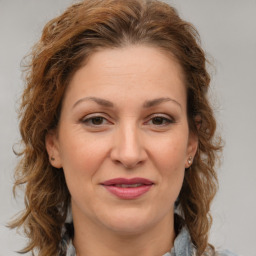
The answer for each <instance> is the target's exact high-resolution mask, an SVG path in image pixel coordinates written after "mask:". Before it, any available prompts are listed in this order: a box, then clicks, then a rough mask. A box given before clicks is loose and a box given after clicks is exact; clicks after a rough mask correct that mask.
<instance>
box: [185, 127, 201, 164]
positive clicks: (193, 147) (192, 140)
mask: <svg viewBox="0 0 256 256" xmlns="http://www.w3.org/2000/svg"><path fill="white" fill-rule="evenodd" d="M197 148H198V137H197V135H196V134H195V133H193V132H190V134H189V139H188V147H187V159H186V163H185V168H189V167H190V166H191V165H192V163H193V159H194V157H195V154H196V151H197Z"/></svg>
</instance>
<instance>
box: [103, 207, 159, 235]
mask: <svg viewBox="0 0 256 256" xmlns="http://www.w3.org/2000/svg"><path fill="white" fill-rule="evenodd" d="M101 221H102V223H103V225H104V226H105V227H106V228H108V229H109V230H112V231H113V232H115V233H118V234H119V235H125V236H126V235H139V234H141V233H143V232H145V231H146V230H148V229H150V228H151V227H152V226H154V224H155V223H156V222H157V220H156V219H155V218H154V217H153V216H152V214H150V215H149V214H145V213H144V214H143V213H141V212H138V211H136V213H135V212H134V213H132V212H131V211H127V212H126V213H122V212H119V213H117V214H113V212H112V214H111V215H110V216H108V215H107V216H106V215H105V218H104V219H102V220H101Z"/></svg>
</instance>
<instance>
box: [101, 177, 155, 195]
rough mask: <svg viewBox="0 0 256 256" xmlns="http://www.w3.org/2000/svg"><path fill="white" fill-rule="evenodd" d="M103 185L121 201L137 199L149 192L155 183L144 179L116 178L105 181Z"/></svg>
mask: <svg viewBox="0 0 256 256" xmlns="http://www.w3.org/2000/svg"><path fill="white" fill-rule="evenodd" d="M101 185H102V186H103V187H104V188H105V189H106V190H107V191H108V192H110V193H111V194H113V195H115V196H117V197H118V198H120V199H136V198H138V197H140V196H142V195H143V194H145V193H146V192H148V191H149V190H150V189H151V187H152V186H153V185H154V183H153V182H152V181H151V180H148V179H144V178H139V177H136V178H132V179H125V178H116V179H111V180H107V181H104V182H103V183H101Z"/></svg>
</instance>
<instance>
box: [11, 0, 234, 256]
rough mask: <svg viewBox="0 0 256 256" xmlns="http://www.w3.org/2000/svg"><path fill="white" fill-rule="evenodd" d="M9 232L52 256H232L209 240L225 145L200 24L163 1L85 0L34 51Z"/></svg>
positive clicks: (32, 248) (23, 108) (23, 107)
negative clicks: (20, 205)
mask: <svg viewBox="0 0 256 256" xmlns="http://www.w3.org/2000/svg"><path fill="white" fill-rule="evenodd" d="M31 56H32V58H31V64H30V65H29V67H28V74H27V80H26V81H27V84H26V88H25V91H24V93H23V98H22V104H21V112H20V118H21V122H20V132H21V136H22V141H23V145H24V150H23V151H22V152H21V153H20V156H22V160H21V162H20V164H19V166H18V167H17V170H16V184H15V187H16V186H18V185H21V184H25V186H26V198H25V203H26V209H25V210H24V212H23V213H22V215H21V216H20V217H19V218H17V219H16V221H15V222H14V223H13V224H12V227H21V226H23V227H24V229H25V233H26V235H27V237H28V238H29V244H28V246H27V247H26V248H25V249H24V250H23V251H24V252H29V251H33V252H34V253H38V255H40V256H46V255H77V256H79V255H80V256H81V255H82V256H84V255H90V256H91V255H108V256H109V255H111V256H114V255H149V256H150V255H159V256H160V255H165V256H167V255H231V254H229V253H227V252H226V253H225V252H223V253H220V254H217V252H215V249H214V247H213V246H211V245H209V244H208V233H209V229H210V226H211V215H210V213H209V210H210V203H211V201H212V199H213V197H214V195H215V193H216V189H217V176H216V172H215V170H214V164H215V161H216V159H217V152H218V151H219V150H220V149H221V146H220V142H219V140H216V139H215V129H216V121H215V119H214V116H213V112H212V109H211V107H210V105H209V102H208V100H207V90H208V87H209V83H210V78H209V74H208V73H207V70H206V67H205V64H206V59H205V54H204V52H203V50H202V49H201V48H200V45H199V37H198V34H197V32H196V30H195V28H194V27H193V26H192V25H191V24H189V23H187V22H185V21H183V20H182V19H180V17H179V16H178V14H177V12H176V11H175V10H174V9H173V8H172V7H170V6H168V5H167V4H164V3H162V2H159V1H143V0H130V1H125V0H104V1H102V0H94V1H91V0H85V1H81V2H80V3H78V4H75V5H73V6H71V7H70V8H68V9H67V10H66V11H65V12H64V13H63V14H62V15H61V16H59V17H57V18H55V19H53V20H52V21H50V22H49V23H48V24H47V25H46V26H45V28H44V30H43V33H42V37H41V39H40V41H39V42H38V44H37V45H36V46H35V47H34V49H33V52H32V55H31Z"/></svg>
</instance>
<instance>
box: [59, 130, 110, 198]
mask: <svg viewBox="0 0 256 256" xmlns="http://www.w3.org/2000/svg"><path fill="white" fill-rule="evenodd" d="M61 135H62V140H61V141H62V142H63V143H62V144H61V145H60V148H61V151H60V157H61V162H62V166H63V170H64V173H65V177H66V182H67V185H68V187H69V189H70V192H72V191H73V190H74V191H78V190H79V191H80V193H81V192H83V191H84V190H86V189H90V187H91V185H92V184H93V182H94V183H96V180H95V176H96V174H97V171H98V169H99V168H100V166H101V163H102V161H104V157H105V156H106V153H107V148H106V146H105V145H107V143H102V141H101V140H96V139H95V138H93V136H85V135H84V134H83V133H81V134H79V133H76V134H74V133H72V136H70V135H69V134H67V133H65V132H63V134H61ZM63 138H65V139H63Z"/></svg>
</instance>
